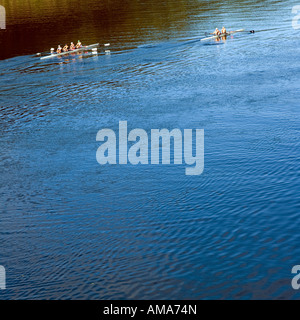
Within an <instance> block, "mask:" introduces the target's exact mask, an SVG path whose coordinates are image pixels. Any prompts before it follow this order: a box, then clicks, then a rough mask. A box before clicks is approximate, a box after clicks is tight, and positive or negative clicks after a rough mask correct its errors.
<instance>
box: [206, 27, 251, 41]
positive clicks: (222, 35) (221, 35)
mask: <svg viewBox="0 0 300 320" xmlns="http://www.w3.org/2000/svg"><path fill="white" fill-rule="evenodd" d="M243 31H245V30H244V29H240V30H236V31H230V32H228V33H222V34H219V35H218V36H213V37H208V38H203V39H200V41H206V40H211V39H217V38H221V37H226V36H229V35H231V34H233V33H237V32H243Z"/></svg>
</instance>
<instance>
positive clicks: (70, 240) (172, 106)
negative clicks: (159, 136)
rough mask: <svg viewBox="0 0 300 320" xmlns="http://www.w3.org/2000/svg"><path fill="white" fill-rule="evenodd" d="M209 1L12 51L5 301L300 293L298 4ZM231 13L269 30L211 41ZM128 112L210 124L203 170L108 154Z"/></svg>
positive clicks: (1, 211) (135, 121)
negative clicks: (209, 35) (76, 51)
mask: <svg viewBox="0 0 300 320" xmlns="http://www.w3.org/2000/svg"><path fill="white" fill-rule="evenodd" d="M91 1H92V0H91ZM92 2H93V1H92ZM137 2H138V3H139V4H140V5H141V6H142V7H143V8H144V14H145V19H149V21H150V18H151V17H153V16H154V17H156V16H157V15H159V13H160V10H162V9H160V8H159V7H154V6H147V3H146V1H142V0H141V1H137ZM174 2H176V1H169V2H168V3H170V6H171V4H172V3H173V4H174ZM181 2H184V1H181ZM202 2H203V3H204V4H203V5H202V7H201V8H200V7H199V8H198V7H197V1H185V3H186V8H187V12H189V15H186V16H184V17H182V16H181V15H179V13H178V15H179V18H178V19H179V20H178V21H176V23H174V22H173V20H172V21H171V20H170V21H169V20H168V19H171V18H168V19H167V18H165V19H166V20H165V24H166V25H167V27H166V26H165V25H164V24H163V26H160V27H161V28H162V30H161V33H160V32H159V31H160V30H159V28H158V27H157V26H155V25H152V26H151V27H150V26H149V29H146V28H145V27H144V29H145V30H136V34H131V30H132V28H131V24H133V23H136V20H137V18H136V19H135V21H133V19H127V20H126V22H123V23H124V24H123V25H122V26H123V27H122V28H123V29H122V30H124V33H123V34H120V38H119V39H117V38H116V37H114V36H113V35H114V33H113V31H111V32H112V39H110V40H111V46H110V53H106V54H105V52H104V48H103V47H101V49H100V50H99V54H98V55H92V54H84V55H77V56H74V57H65V58H61V59H53V60H52V59H50V60H47V61H40V60H39V59H38V58H37V57H35V56H33V55H30V54H26V55H20V56H15V57H12V58H8V59H5V60H2V61H0V88H1V89H0V104H1V105H0V131H1V136H0V148H1V153H0V175H1V180H0V196H1V202H0V203H1V204H0V206H1V207H0V218H1V220H0V243H1V252H0V264H1V265H3V266H5V268H6V274H7V280H6V282H7V284H6V286H7V289H6V290H4V291H0V297H1V298H4V299H299V297H300V295H299V292H298V291H295V290H293V289H292V287H291V280H292V274H291V269H292V267H293V266H294V265H299V264H300V260H299V256H300V247H299V243H300V233H299V230H300V219H299V217H300V202H299V190H300V183H299V93H300V84H299V73H300V64H299V52H300V49H299V48H300V46H299V45H300V41H299V30H298V31H297V30H294V29H293V28H292V18H293V15H292V7H293V5H296V4H297V3H296V1H272V0H269V1H252V2H251V1H241V2H239V3H238V2H237V1H226V2H221V3H220V2H218V3H220V5H219V6H214V2H213V1H202ZM189 6H190V7H189ZM171 8H172V7H171ZM124 10H126V9H124ZM128 10H133V8H131V7H130V8H129V9H128ZM136 10H137V11H138V9H136ZM174 10H175V9H174ZM176 12H177V11H176V10H175V11H174V12H173V11H172V10H171V9H170V15H176ZM128 14H129V13H128ZM131 14H132V12H131ZM139 14H140V15H141V16H139ZM136 15H137V17H140V19H141V20H142V19H143V18H142V17H143V15H142V14H141V12H137V13H136ZM168 22H169V25H168ZM94 23H95V24H96V22H94ZM149 24H150V22H149ZM180 24H182V25H184V26H185V27H184V28H182V29H181V30H180V31H178V30H177V27H178V26H179V25H180ZM223 24H224V25H226V26H229V27H230V28H231V29H232V30H236V29H240V28H245V29H247V30H252V29H255V30H256V31H257V32H256V33H255V34H250V33H240V34H236V35H234V36H233V37H228V39H227V40H226V41H220V42H216V41H208V42H201V41H199V39H200V38H201V37H204V36H205V32H206V31H207V32H210V31H211V30H213V29H214V28H215V26H216V25H218V26H220V27H222V25H223ZM166 30H167V31H166ZM139 32H144V33H143V37H140V35H139ZM159 34H160V36H158V35H159ZM88 37H89V38H88V40H90V43H94V42H98V40H99V39H97V38H95V34H94V33H93V32H91V34H89V35H88ZM128 38H130V39H131V40H130V41H129V40H127V39H128ZM141 38H142V39H141ZM120 39H121V40H120ZM117 40H119V42H117ZM119 121H128V129H129V130H131V129H135V128H142V129H144V130H146V131H147V132H148V133H150V131H151V129H161V128H167V129H169V130H171V129H174V128H179V129H182V130H183V129H188V128H193V129H196V128H199V129H204V130H205V169H204V172H203V174H202V175H200V176H194V177H193V176H186V175H185V165H157V166H154V165H139V166H133V165H125V166H124V165H123V166H122V165H115V166H100V165H99V164H98V163H97V161H96V151H97V148H98V147H99V143H98V142H96V134H97V132H98V130H100V129H102V128H110V129H113V130H115V131H116V132H117V131H118V125H119Z"/></svg>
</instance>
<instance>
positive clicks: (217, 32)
mask: <svg viewBox="0 0 300 320" xmlns="http://www.w3.org/2000/svg"><path fill="white" fill-rule="evenodd" d="M213 34H214V35H215V36H219V35H220V34H221V32H220V30H219V29H218V28H216V30H215V32H214V33H213Z"/></svg>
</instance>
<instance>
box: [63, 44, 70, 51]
mask: <svg viewBox="0 0 300 320" xmlns="http://www.w3.org/2000/svg"><path fill="white" fill-rule="evenodd" d="M68 48H69V46H68V45H67V44H66V45H65V46H64V48H63V52H67V51H68Z"/></svg>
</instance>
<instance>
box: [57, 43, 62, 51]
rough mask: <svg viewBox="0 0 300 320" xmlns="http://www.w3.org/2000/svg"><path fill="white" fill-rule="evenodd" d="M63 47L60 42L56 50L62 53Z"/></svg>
mask: <svg viewBox="0 0 300 320" xmlns="http://www.w3.org/2000/svg"><path fill="white" fill-rule="evenodd" d="M61 50H62V47H61V46H60V44H59V45H58V48H57V50H56V53H61Z"/></svg>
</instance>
